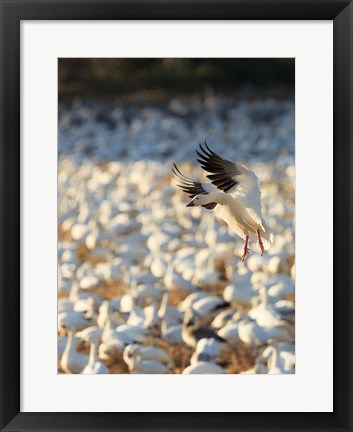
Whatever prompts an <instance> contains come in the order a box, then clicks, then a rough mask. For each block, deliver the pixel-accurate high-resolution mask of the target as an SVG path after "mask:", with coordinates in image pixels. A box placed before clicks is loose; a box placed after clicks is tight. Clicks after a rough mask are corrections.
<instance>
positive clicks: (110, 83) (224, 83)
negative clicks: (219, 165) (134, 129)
mask: <svg viewBox="0 0 353 432" xmlns="http://www.w3.org/2000/svg"><path fill="white" fill-rule="evenodd" d="M294 62H295V60H294V59H289V58H288V59H286V58H278V59H239V58H237V59H230V58H226V59H214V58H213V59H201V58H198V59H183V58H162V59H151V58H139V59H102V58H75V59H73V58H62V59H59V64H58V76H59V83H58V86H59V97H68V96H91V97H104V96H113V97H114V96H118V95H121V94H129V93H137V92H143V91H162V92H167V93H173V94H182V93H196V92H199V91H200V90H203V89H205V88H208V87H210V88H213V89H215V90H216V91H219V92H228V91H236V90H238V89H239V88H241V87H243V86H252V87H261V88H269V87H273V86H283V87H288V88H290V89H294V75H295V67H294Z"/></svg>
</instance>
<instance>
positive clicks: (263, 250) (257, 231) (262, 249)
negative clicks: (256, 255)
mask: <svg viewBox="0 0 353 432" xmlns="http://www.w3.org/2000/svg"><path fill="white" fill-rule="evenodd" d="M256 234H257V241H258V242H259V246H260V249H261V256H262V255H263V254H264V253H265V248H264V244H263V243H262V240H261V236H260V231H259V230H256Z"/></svg>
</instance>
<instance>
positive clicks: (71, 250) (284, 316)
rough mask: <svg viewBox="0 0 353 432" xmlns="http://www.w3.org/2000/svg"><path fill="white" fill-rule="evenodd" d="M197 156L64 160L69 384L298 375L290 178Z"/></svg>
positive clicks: (63, 344) (64, 332) (61, 331)
mask: <svg viewBox="0 0 353 432" xmlns="http://www.w3.org/2000/svg"><path fill="white" fill-rule="evenodd" d="M197 155H198V157H199V159H198V161H199V162H200V164H201V167H202V168H203V170H204V171H205V174H207V175H206V179H207V181H204V182H202V181H199V180H194V178H196V176H198V174H199V173H198V171H197V170H196V169H195V168H194V167H193V166H192V165H191V164H190V163H189V162H177V164H178V165H176V164H173V165H172V163H170V164H166V163H164V164H163V163H160V162H158V161H151V160H150V161H143V160H141V161H137V162H131V163H124V162H107V163H105V164H100V165H95V164H93V163H92V162H90V161H84V162H82V163H81V164H80V165H77V164H76V163H75V161H73V160H72V159H70V158H66V159H63V160H62V161H61V162H60V164H59V173H58V181H59V246H58V258H59V266H58V274H59V284H58V296H59V300H58V368H59V372H60V373H68V374H81V373H82V374H108V373H134V374H168V373H175V374H224V373H245V374H291V373H294V371H295V356H294V351H295V337H294V336H295V335H294V328H295V290H294V277H295V274H294V273H295V265H294V237H293V236H294V233H293V217H294V167H293V166H292V165H289V166H286V167H280V166H276V165H275V164H273V163H271V162H266V163H261V164H258V165H256V166H254V167H252V168H253V170H250V169H249V168H247V167H245V166H244V165H241V164H240V163H233V162H230V161H228V160H226V159H224V158H222V157H221V156H219V155H218V154H217V153H215V152H214V151H213V150H211V148H210V147H209V146H208V145H207V143H206V142H205V143H204V144H203V145H202V144H201V145H200V146H199V148H198V150H197ZM255 172H256V173H257V174H258V175H259V177H260V179H261V192H260V182H259V179H258V177H257V175H256V174H255ZM182 173H185V174H182ZM180 189H181V190H180ZM182 191H183V192H185V193H187V195H188V196H189V198H191V201H190V202H189V203H188V204H187V202H186V201H185V196H184V194H183V192H182ZM260 198H261V199H262V201H263V202H262V203H261V201H260ZM186 204H187V205H186ZM262 212H264V214H265V215H266V219H267V221H265V220H264V218H263V216H262ZM270 227H271V228H272V230H273V232H274V233H276V235H275V236H274V235H273V234H272V231H271V229H270ZM234 234H236V235H237V236H239V237H240V238H241V239H242V240H243V242H240V241H239V238H237V237H236V236H235V235H234ZM250 248H252V250H251V251H250Z"/></svg>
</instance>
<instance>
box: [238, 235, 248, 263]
mask: <svg viewBox="0 0 353 432" xmlns="http://www.w3.org/2000/svg"><path fill="white" fill-rule="evenodd" d="M248 243H249V236H248V235H247V236H245V244H244V250H243V255H242V257H241V258H240V260H241V261H242V262H244V261H245V260H246V258H247V257H248V256H249V252H250V249H249V247H248Z"/></svg>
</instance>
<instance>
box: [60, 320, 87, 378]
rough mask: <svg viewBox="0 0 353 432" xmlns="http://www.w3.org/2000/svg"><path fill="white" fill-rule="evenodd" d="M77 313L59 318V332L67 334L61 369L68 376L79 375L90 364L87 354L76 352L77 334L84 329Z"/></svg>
mask: <svg viewBox="0 0 353 432" xmlns="http://www.w3.org/2000/svg"><path fill="white" fill-rule="evenodd" d="M74 314H75V312H74V313H71V314H67V313H61V314H59V316H58V330H59V332H65V333H66V332H67V333H68V337H67V341H66V346H65V350H64V352H63V354H62V357H61V368H62V370H63V371H64V372H65V373H67V374H79V373H81V372H82V371H83V369H84V368H85V366H86V365H87V364H88V361H89V358H88V356H87V355H85V354H81V353H79V352H77V351H76V343H77V342H76V341H77V339H76V338H75V333H76V332H77V330H78V329H79V328H82V329H83V328H84V326H82V323H81V322H80V321H79V320H78V319H77V317H75V315H74Z"/></svg>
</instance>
